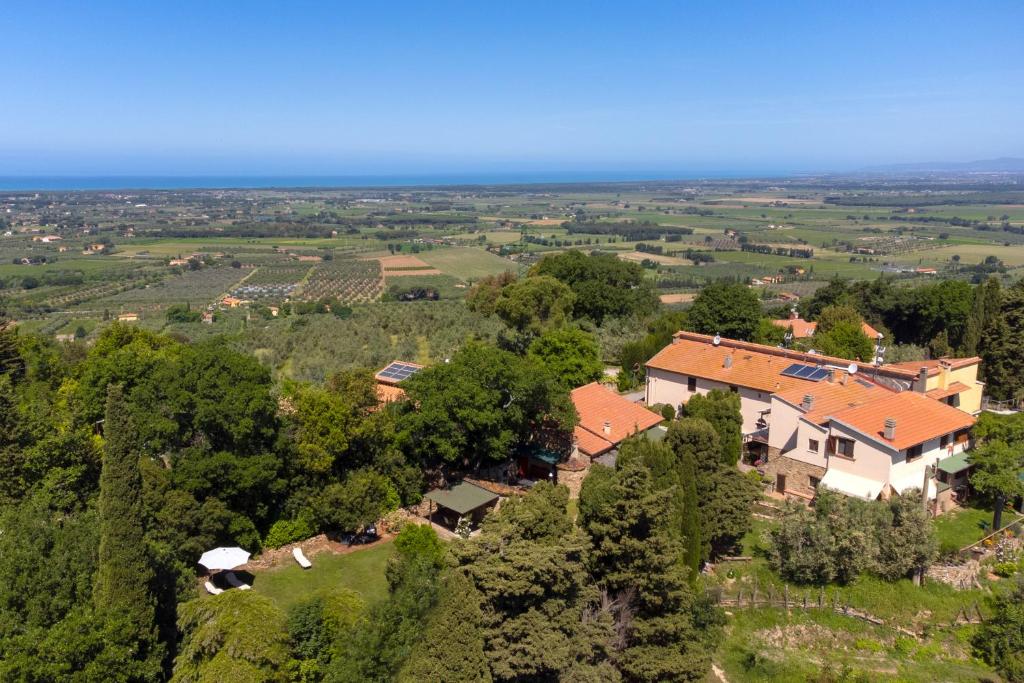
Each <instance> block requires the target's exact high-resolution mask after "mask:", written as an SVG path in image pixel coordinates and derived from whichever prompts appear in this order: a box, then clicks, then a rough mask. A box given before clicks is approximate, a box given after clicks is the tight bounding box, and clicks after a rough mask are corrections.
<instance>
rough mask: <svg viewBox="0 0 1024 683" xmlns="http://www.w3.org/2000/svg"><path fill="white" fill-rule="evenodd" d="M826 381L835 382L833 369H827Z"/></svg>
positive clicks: (834, 370)
mask: <svg viewBox="0 0 1024 683" xmlns="http://www.w3.org/2000/svg"><path fill="white" fill-rule="evenodd" d="M828 381H829V382H835V381H836V369H835V368H829V369H828Z"/></svg>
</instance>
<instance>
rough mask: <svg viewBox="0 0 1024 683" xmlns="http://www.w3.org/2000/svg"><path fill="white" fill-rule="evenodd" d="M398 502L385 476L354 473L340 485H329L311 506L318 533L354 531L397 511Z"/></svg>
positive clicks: (396, 495) (374, 473)
mask: <svg viewBox="0 0 1024 683" xmlns="http://www.w3.org/2000/svg"><path fill="white" fill-rule="evenodd" d="M400 504H401V499H400V498H399V497H398V492H397V491H395V489H394V487H393V486H392V485H391V482H390V481H388V479H387V477H385V476H383V475H382V474H380V473H378V472H374V471H373V470H365V469H364V470H357V471H355V472H352V473H351V474H349V475H348V476H347V477H346V478H345V480H344V481H343V482H341V483H334V484H329V485H328V486H326V487H325V488H324V489H323V491H322V492H321V493H320V495H319V496H318V498H317V500H316V501H315V503H314V508H313V514H314V518H315V520H316V522H317V525H318V526H319V528H320V529H322V530H330V529H340V530H342V531H358V530H360V529H362V528H364V527H366V526H368V525H370V524H373V523H374V522H376V521H377V520H378V519H380V518H381V517H382V516H384V514H386V513H388V512H391V511H392V510H396V509H398V506H399V505H400Z"/></svg>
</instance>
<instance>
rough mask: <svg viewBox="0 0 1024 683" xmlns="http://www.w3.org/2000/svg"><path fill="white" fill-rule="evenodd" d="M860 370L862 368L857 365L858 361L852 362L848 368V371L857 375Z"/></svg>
mask: <svg viewBox="0 0 1024 683" xmlns="http://www.w3.org/2000/svg"><path fill="white" fill-rule="evenodd" d="M858 370H860V368H858V367H857V364H856V363H850V365H849V366H848V367H847V368H846V371H847V372H848V373H850V374H851V375H856V374H857V371H858Z"/></svg>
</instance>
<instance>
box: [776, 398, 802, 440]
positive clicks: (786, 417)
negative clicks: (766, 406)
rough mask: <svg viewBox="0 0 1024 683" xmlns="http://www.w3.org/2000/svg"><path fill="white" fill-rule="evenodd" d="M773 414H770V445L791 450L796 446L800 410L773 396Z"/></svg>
mask: <svg viewBox="0 0 1024 683" xmlns="http://www.w3.org/2000/svg"><path fill="white" fill-rule="evenodd" d="M771 405H772V414H771V415H769V416H768V446H769V447H771V448H777V449H779V450H780V451H783V452H785V451H789V450H792V449H793V448H795V447H796V437H797V433H796V430H797V423H798V422H799V421H800V415H801V413H800V411H799V410H798V409H797V408H794V407H793V406H791V405H790V404H789V403H786V402H785V401H783V400H781V399H779V398H777V397H775V396H773V397H772V403H771Z"/></svg>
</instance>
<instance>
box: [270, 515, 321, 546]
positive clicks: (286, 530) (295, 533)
mask: <svg viewBox="0 0 1024 683" xmlns="http://www.w3.org/2000/svg"><path fill="white" fill-rule="evenodd" d="M315 533H316V529H314V528H313V525H312V524H311V523H310V522H309V521H308V520H306V519H279V520H277V521H276V522H274V524H273V525H272V526H271V527H270V531H268V532H267V537H266V539H265V540H264V541H263V545H264V547H267V548H280V547H281V546H283V545H288V544H289V543H294V542H295V541H301V540H303V539H306V538H309V537H310V536H312V535H314V534H315Z"/></svg>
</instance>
